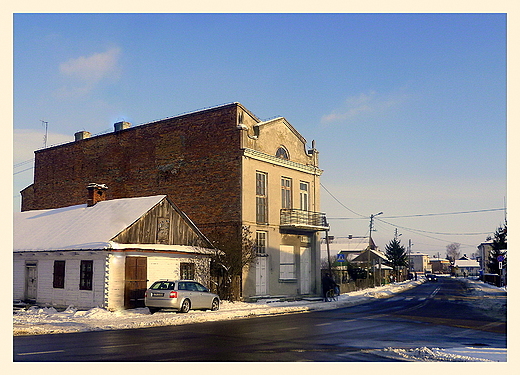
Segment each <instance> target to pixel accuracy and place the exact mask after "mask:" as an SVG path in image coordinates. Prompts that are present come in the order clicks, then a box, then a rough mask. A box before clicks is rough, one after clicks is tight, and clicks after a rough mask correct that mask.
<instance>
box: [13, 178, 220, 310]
mask: <svg viewBox="0 0 520 375" xmlns="http://www.w3.org/2000/svg"><path fill="white" fill-rule="evenodd" d="M105 190H106V186H104V185H97V184H91V185H89V199H88V203H87V204H81V205H75V206H69V207H63V208H55V209H47V210H34V211H25V212H20V213H15V214H14V260H13V263H14V268H13V271H14V272H13V274H14V283H13V297H14V299H15V300H24V301H30V302H34V303H37V304H42V305H50V306H56V307H66V306H69V305H73V306H75V307H77V308H91V307H97V306H99V307H104V308H106V309H109V310H117V309H122V308H133V307H138V306H143V298H144V295H143V293H144V290H145V289H146V288H147V286H149V285H150V284H151V283H152V282H153V281H155V280H157V279H161V278H182V279H195V280H198V281H201V282H203V283H206V284H207V283H208V281H209V273H210V256H211V255H212V254H215V251H217V250H215V249H214V248H212V246H211V244H210V243H209V241H208V240H207V239H206V238H205V236H204V235H203V234H202V233H201V232H200V231H199V230H198V229H197V227H195V225H194V224H193V223H192V222H191V220H190V219H189V218H188V217H187V216H186V215H185V214H184V213H183V212H182V211H180V210H179V209H178V208H177V206H175V204H173V202H171V201H170V200H169V199H168V198H167V197H166V196H165V195H157V196H149V197H139V198H122V199H114V200H103V199H104V191H105Z"/></svg>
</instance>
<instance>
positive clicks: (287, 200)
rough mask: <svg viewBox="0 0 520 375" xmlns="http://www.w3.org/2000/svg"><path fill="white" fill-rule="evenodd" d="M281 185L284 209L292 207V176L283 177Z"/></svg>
mask: <svg viewBox="0 0 520 375" xmlns="http://www.w3.org/2000/svg"><path fill="white" fill-rule="evenodd" d="M280 185H281V190H282V192H281V193H282V209H284V208H287V209H291V208H292V178H290V177H283V176H282V177H281V178H280Z"/></svg>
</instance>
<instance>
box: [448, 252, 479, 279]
mask: <svg viewBox="0 0 520 375" xmlns="http://www.w3.org/2000/svg"><path fill="white" fill-rule="evenodd" d="M479 270H480V264H479V262H477V260H475V259H469V258H468V257H467V256H466V254H464V256H462V257H461V258H460V259H457V260H455V262H454V263H453V267H452V274H453V275H455V276H463V277H467V276H478V275H479Z"/></svg>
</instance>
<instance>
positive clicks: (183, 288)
mask: <svg viewBox="0 0 520 375" xmlns="http://www.w3.org/2000/svg"><path fill="white" fill-rule="evenodd" d="M186 284H187V283H179V290H188V287H187V285H186Z"/></svg>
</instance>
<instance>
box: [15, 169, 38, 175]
mask: <svg viewBox="0 0 520 375" xmlns="http://www.w3.org/2000/svg"><path fill="white" fill-rule="evenodd" d="M31 169H34V167H30V168H27V169H23V170H21V171H18V172H14V173H13V176H14V175H16V174H18V173H22V172H26V171H30V170H31Z"/></svg>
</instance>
